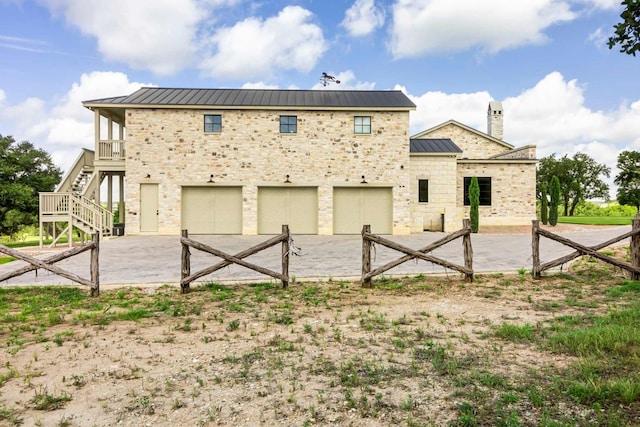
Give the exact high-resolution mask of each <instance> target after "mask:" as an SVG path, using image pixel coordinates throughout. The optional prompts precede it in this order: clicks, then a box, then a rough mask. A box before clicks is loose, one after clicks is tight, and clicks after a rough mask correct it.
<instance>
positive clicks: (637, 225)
mask: <svg viewBox="0 0 640 427" xmlns="http://www.w3.org/2000/svg"><path fill="white" fill-rule="evenodd" d="M631 228H632V229H633V231H640V214H639V215H636V216H635V217H634V218H633V220H631ZM630 256H631V265H633V266H634V267H640V234H634V235H633V236H631V252H630ZM631 280H640V274H638V273H636V272H634V271H632V272H631Z"/></svg>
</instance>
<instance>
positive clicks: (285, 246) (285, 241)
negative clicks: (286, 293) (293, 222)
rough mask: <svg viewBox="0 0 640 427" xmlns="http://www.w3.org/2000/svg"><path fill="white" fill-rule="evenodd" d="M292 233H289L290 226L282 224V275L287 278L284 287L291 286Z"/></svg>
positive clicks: (283, 282)
mask: <svg viewBox="0 0 640 427" xmlns="http://www.w3.org/2000/svg"><path fill="white" fill-rule="evenodd" d="M290 237H291V234H290V233H289V226H288V225H287V224H282V275H283V276H285V277H286V278H287V280H283V281H282V288H286V287H287V286H289V239H290Z"/></svg>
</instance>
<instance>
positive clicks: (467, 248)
mask: <svg viewBox="0 0 640 427" xmlns="http://www.w3.org/2000/svg"><path fill="white" fill-rule="evenodd" d="M462 227H463V228H464V229H465V230H467V229H469V233H466V234H465V235H464V236H463V237H462V246H463V247H464V266H465V267H467V268H468V269H469V270H472V271H473V247H472V246H471V227H470V225H469V218H465V219H463V220H462ZM464 276H465V279H466V280H468V281H469V282H473V273H465V275H464Z"/></svg>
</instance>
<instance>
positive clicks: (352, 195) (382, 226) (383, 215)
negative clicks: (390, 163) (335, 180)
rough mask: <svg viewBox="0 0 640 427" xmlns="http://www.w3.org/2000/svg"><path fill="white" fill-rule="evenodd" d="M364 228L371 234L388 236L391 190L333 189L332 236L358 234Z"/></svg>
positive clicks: (391, 221)
mask: <svg viewBox="0 0 640 427" xmlns="http://www.w3.org/2000/svg"><path fill="white" fill-rule="evenodd" d="M365 224H369V225H371V232H372V233H375V234H392V232H393V189H392V188H390V187H374V188H353V187H335V188H334V189H333V234H360V233H361V232H362V226H363V225H365Z"/></svg>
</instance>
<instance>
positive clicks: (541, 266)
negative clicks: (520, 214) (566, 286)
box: [531, 216, 640, 280]
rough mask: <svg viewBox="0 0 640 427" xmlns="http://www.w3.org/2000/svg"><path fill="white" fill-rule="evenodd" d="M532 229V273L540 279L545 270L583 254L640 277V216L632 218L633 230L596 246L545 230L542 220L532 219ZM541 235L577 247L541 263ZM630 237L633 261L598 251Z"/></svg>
mask: <svg viewBox="0 0 640 427" xmlns="http://www.w3.org/2000/svg"><path fill="white" fill-rule="evenodd" d="M531 231H532V242H531V249H532V258H533V271H532V273H533V277H534V278H536V279H539V278H540V277H541V275H542V272H543V271H545V270H549V269H551V268H553V267H557V266H559V265H562V264H565V263H567V262H569V261H571V260H573V259H575V258H578V257H579V256H583V255H589V256H592V257H594V258H597V259H599V260H601V261H603V262H606V263H608V264H611V265H614V266H616V267H618V268H621V269H623V270H626V271H628V272H629V273H630V276H631V278H632V279H633V280H638V279H640V216H636V217H635V218H634V219H633V220H632V229H631V231H629V232H626V233H623V234H621V235H619V236H617V237H614V238H613V239H609V240H607V241H606V242H602V243H598V244H597V245H594V246H585V245H582V244H580V243H577V242H574V241H572V240H569V239H567V238H566V237H562V236H560V235H558V234H555V233H552V232H550V231H547V230H544V229H542V228H540V221H538V220H533V221H532V230H531ZM540 236H543V237H546V238H548V239H551V240H554V241H556V242H559V243H562V244H563V245H565V246H569V247H570V248H573V249H576V251H575V252H572V253H570V254H568V255H565V256H562V257H560V258H556V259H553V260H551V261H547V262H545V263H540ZM629 237H630V238H631V252H630V255H631V263H628V262H626V261H622V260H617V259H615V258H611V257H610V256H607V255H605V254H602V253H600V252H598V251H599V250H600V249H604V248H606V247H607V246H610V245H612V244H614V243H617V242H620V241H622V240H624V239H628V238H629Z"/></svg>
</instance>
